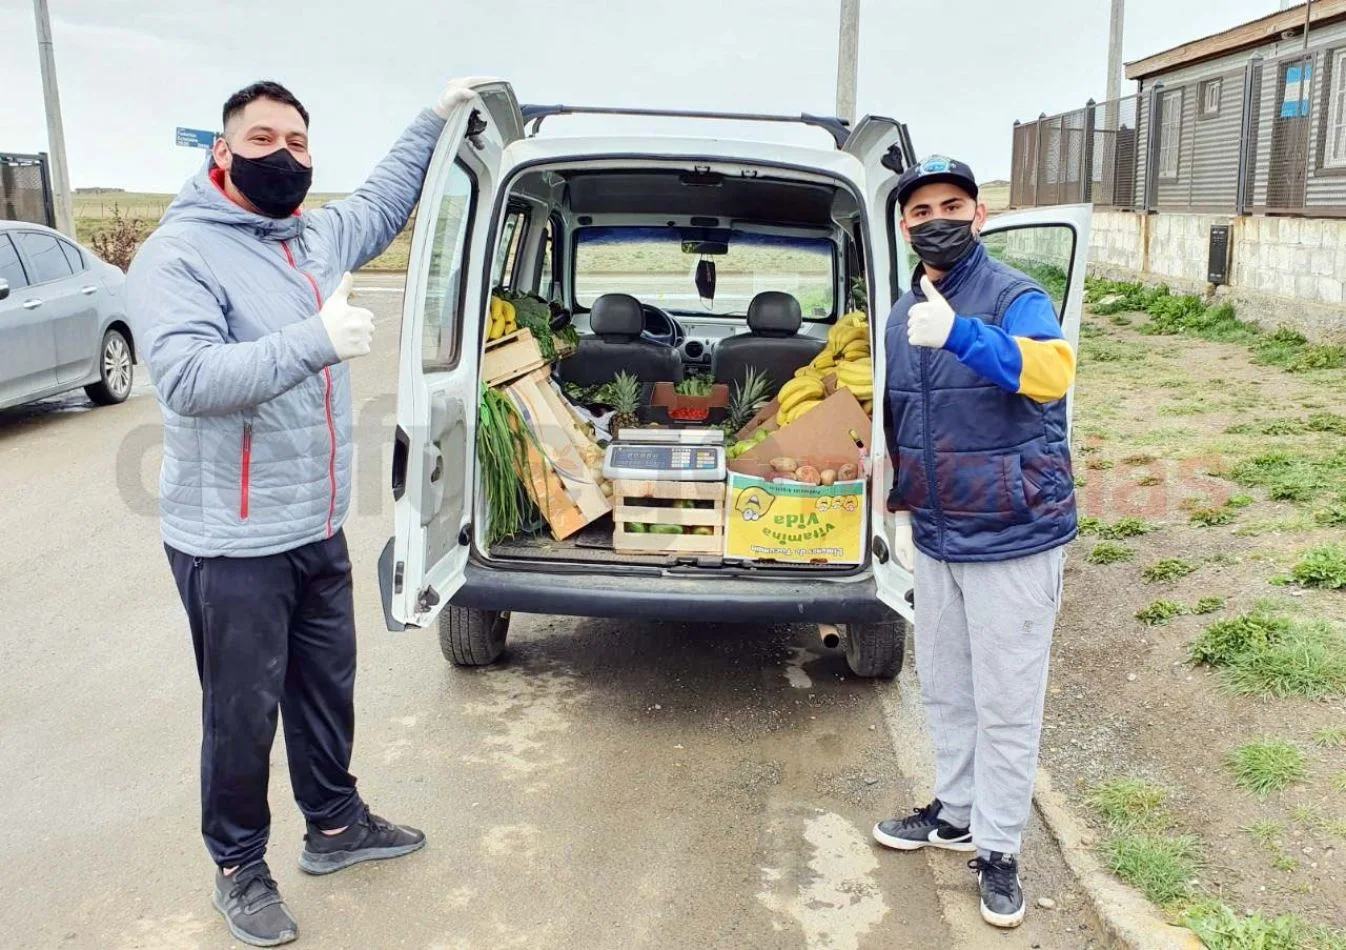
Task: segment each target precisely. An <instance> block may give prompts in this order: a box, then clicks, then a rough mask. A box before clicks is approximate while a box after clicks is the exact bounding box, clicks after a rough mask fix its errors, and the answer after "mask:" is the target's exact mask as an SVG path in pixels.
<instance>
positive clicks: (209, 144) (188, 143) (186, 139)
mask: <svg viewBox="0 0 1346 950" xmlns="http://www.w3.org/2000/svg"><path fill="white" fill-rule="evenodd" d="M218 137H219V135H218V134H217V133H215V132H208V131H206V130H205V129H184V128H181V127H179V128H178V145H180V146H182V147H183V148H204V149H206V150H207V151H209V150H210V149H212V148H214V147H215V139H217V138H218Z"/></svg>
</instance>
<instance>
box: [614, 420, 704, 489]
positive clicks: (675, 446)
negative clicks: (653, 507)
mask: <svg viewBox="0 0 1346 950" xmlns="http://www.w3.org/2000/svg"><path fill="white" fill-rule="evenodd" d="M627 431H628V432H630V431H632V430H629V429H628V430H627ZM636 431H638V432H639V435H638V436H636V440H633V441H629V442H628V441H624V440H619V441H615V442H612V443H610V444H609V445H608V448H607V451H606V453H604V455H603V477H604V478H611V479H627V480H632V481H636V480H641V479H647V480H651V481H661V482H722V481H724V479H725V475H726V472H725V467H724V461H725V455H724V432H723V431H721V430H720V429H648V430H646V429H641V430H636Z"/></svg>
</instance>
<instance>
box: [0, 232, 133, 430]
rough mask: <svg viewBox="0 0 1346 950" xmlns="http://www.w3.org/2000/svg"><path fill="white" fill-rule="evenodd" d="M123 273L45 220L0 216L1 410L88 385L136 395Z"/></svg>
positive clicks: (95, 391) (93, 391) (120, 397)
mask: <svg viewBox="0 0 1346 950" xmlns="http://www.w3.org/2000/svg"><path fill="white" fill-rule="evenodd" d="M122 283H123V276H122V272H121V271H120V270H118V269H117V268H116V267H113V266H112V265H111V264H107V263H104V262H103V261H102V260H99V258H98V257H96V256H95V255H94V254H93V253H92V252H91V251H89V250H88V249H87V248H83V247H81V246H79V245H78V244H76V243H74V242H73V241H71V240H70V239H69V238H67V237H65V236H64V235H61V234H59V233H57V232H56V231H53V230H51V229H50V228H44V227H42V226H41V225H37V224H29V223H27V222H25V221H0V409H4V408H6V407H9V406H16V405H19V404H20V403H25V402H31V401H33V400H34V399H41V398H43V397H44V396H53V395H55V394H57V393H62V392H66V391H67V390H71V389H78V388H80V387H83V388H84V391H85V392H86V393H88V395H89V398H90V399H92V400H93V401H94V402H95V403H97V404H99V405H102V406H110V405H114V404H116V403H119V402H123V401H124V400H125V399H126V397H127V396H129V395H130V394H131V379H132V372H133V370H132V365H133V364H134V363H135V348H134V344H133V342H132V339H131V329H130V326H129V324H128V323H127V320H126V298H125V296H124V295H123V293H122Z"/></svg>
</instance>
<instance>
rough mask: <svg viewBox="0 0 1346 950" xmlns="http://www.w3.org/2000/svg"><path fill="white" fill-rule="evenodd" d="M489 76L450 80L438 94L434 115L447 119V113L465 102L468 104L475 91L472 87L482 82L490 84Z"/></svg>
mask: <svg viewBox="0 0 1346 950" xmlns="http://www.w3.org/2000/svg"><path fill="white" fill-rule="evenodd" d="M492 81H493V77H491V76H468V77H465V78H461V79H450V80H449V84H448V85H447V86H445V87H444V91H443V92H441V93H440V94H439V101H437V102H436V103H435V104H434V105H433V106H431V108H432V109H434V110H435V115H437V116H439V117H440V118H441V119H447V118H448V117H449V113H450V112H452V111H453V110H454V109H455V108H457V107H458V106H460V105H462V104H463V103H465V102H470V101H471V100H472V97H473V96H475V95H476V94H477V91H476V90H475V89H473V88H472V87H473V86H475V85H478V84H480V83H484V82H492Z"/></svg>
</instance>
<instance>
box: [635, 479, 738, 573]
mask: <svg viewBox="0 0 1346 950" xmlns="http://www.w3.org/2000/svg"><path fill="white" fill-rule="evenodd" d="M651 499H658V500H661V501H688V500H690V501H703V502H713V503H714V504H713V506H712V507H710V508H663V507H657V506H654V505H650V504H648V503H647V502H648V501H649V500H651ZM612 500H613V509H612V520H613V532H612V547H613V549H614V550H616V551H617V552H619V553H622V552H627V553H634V554H713V555H721V554H723V553H724V540H725V517H726V511H727V508H726V505H725V486H724V485H723V484H722V483H721V482H662V481H654V480H627V479H618V480H616V481H614V482H613V483H612ZM628 522H640V523H642V524H674V525H679V526H684V527H709V528H711V529H713V533H712V534H646V533H635V532H631V531H627V530H626V525H627V523H628Z"/></svg>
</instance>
